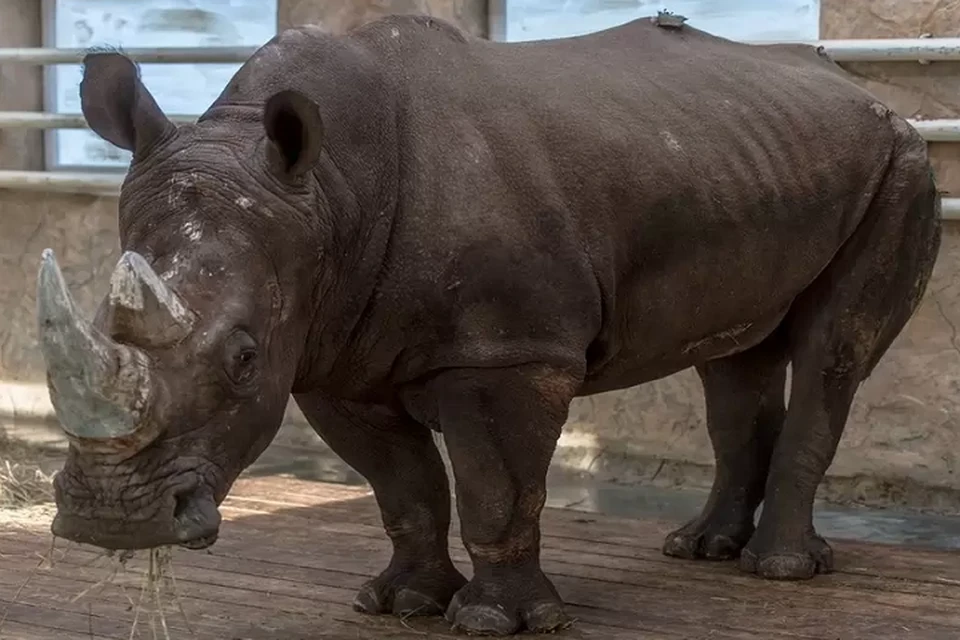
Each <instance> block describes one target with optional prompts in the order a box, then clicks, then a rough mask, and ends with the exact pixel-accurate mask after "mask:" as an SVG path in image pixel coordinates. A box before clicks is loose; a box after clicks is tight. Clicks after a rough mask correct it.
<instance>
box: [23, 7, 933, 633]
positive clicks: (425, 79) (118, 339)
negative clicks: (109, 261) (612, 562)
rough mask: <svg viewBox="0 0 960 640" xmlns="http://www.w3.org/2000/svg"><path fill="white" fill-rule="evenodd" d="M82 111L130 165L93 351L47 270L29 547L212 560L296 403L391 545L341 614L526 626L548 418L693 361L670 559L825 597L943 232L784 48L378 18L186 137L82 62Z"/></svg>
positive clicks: (558, 620) (557, 421)
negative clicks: (463, 562) (43, 478)
mask: <svg viewBox="0 0 960 640" xmlns="http://www.w3.org/2000/svg"><path fill="white" fill-rule="evenodd" d="M80 91H81V96H82V99H83V112H84V114H85V116H86V118H87V120H88V122H89V123H90V125H91V127H92V128H93V129H94V130H95V131H96V132H97V133H98V134H99V135H101V136H102V137H104V138H105V139H107V140H110V141H111V142H113V143H115V144H117V145H119V146H120V147H123V148H125V149H130V150H132V151H133V152H134V162H133V164H132V166H131V168H130V172H129V174H128V176H127V178H126V182H125V184H124V186H123V191H122V195H121V199H120V234H121V242H122V246H123V249H124V250H125V251H127V252H128V253H126V254H125V256H124V258H123V260H122V261H121V264H120V265H118V270H117V273H116V274H114V278H113V280H112V282H111V294H110V296H108V297H107V299H106V300H105V301H104V303H103V305H102V306H101V308H100V311H99V313H98V315H97V317H96V319H95V321H94V323H93V324H92V325H89V324H86V323H85V322H84V321H83V320H82V319H80V318H79V316H78V315H77V314H76V312H75V310H74V309H73V308H72V306H71V304H72V303H70V301H69V296H68V295H67V294H66V292H65V288H64V287H63V285H62V280H61V279H60V275H59V270H58V269H57V265H56V261H55V259H54V257H53V255H52V254H46V255H45V257H44V265H43V267H42V269H41V278H40V281H41V282H40V291H39V296H40V322H41V334H42V336H43V346H44V353H45V355H46V357H47V361H48V367H49V371H50V388H51V395H52V397H53V398H54V401H55V402H56V404H57V407H58V413H59V416H60V419H61V422H62V424H63V425H64V429H66V430H67V431H68V432H69V433H70V434H71V439H72V443H73V446H72V447H71V450H70V456H69V460H68V461H67V464H66V466H65V468H64V470H63V472H62V473H61V474H60V475H58V477H57V481H56V488H57V504H58V509H59V511H58V515H57V518H56V521H55V523H54V526H53V528H54V531H55V533H56V534H58V535H60V536H63V537H66V538H70V539H73V540H79V541H83V542H90V543H93V544H97V545H100V546H103V547H108V548H143V547H150V546H154V545H161V544H170V543H181V544H184V545H187V546H191V547H203V546H207V545H209V544H212V543H213V541H214V540H215V538H216V534H217V531H218V526H219V520H220V519H219V514H218V512H217V504H218V503H219V502H220V501H221V500H223V498H224V496H225V495H226V494H227V492H228V490H229V489H230V486H231V483H232V482H233V481H234V479H235V478H236V477H237V475H238V474H239V473H240V472H241V471H242V470H243V469H244V467H245V466H247V465H248V464H249V463H250V462H251V461H253V460H254V459H255V458H256V457H257V456H258V455H259V454H260V453H261V452H262V451H263V449H264V448H265V447H266V446H267V444H268V443H269V442H270V440H271V439H272V438H273V437H274V434H275V433H276V431H277V429H278V427H279V425H280V422H281V418H282V415H283V411H284V405H285V403H286V401H287V398H288V397H289V395H290V394H291V393H293V395H294V396H295V398H296V400H297V402H298V403H299V405H300V406H301V407H302V409H303V411H304V412H305V414H306V415H307V417H308V418H309V419H310V421H311V423H312V424H313V426H314V427H315V428H316V430H317V432H318V433H319V434H320V435H321V437H323V439H324V440H325V441H326V442H327V443H329V445H330V446H331V447H332V448H333V449H334V450H335V451H336V452H337V453H338V454H339V455H341V456H342V457H343V459H344V460H345V461H346V462H347V463H349V464H350V465H352V466H353V467H355V468H356V469H357V470H358V471H359V472H360V473H362V474H363V475H364V476H365V477H366V478H367V479H368V480H369V482H370V483H371V485H372V486H373V488H374V490H375V492H376V496H377V500H378V502H379V504H380V507H381V511H382V514H383V520H384V524H385V528H386V532H387V534H388V535H389V537H390V539H391V540H392V542H393V545H394V556H393V559H392V561H391V563H390V565H389V566H388V567H387V568H386V570H385V571H384V572H383V573H382V574H381V575H380V576H379V577H377V578H376V579H374V580H372V581H371V582H370V583H368V584H367V585H366V586H365V587H364V588H363V589H362V591H361V592H360V594H359V595H358V596H357V599H356V602H355V606H356V607H357V608H358V609H360V610H363V611H368V612H382V613H390V612H392V613H396V614H405V613H409V612H411V611H414V610H415V611H416V613H418V614H439V613H443V612H446V614H447V616H448V617H449V618H450V620H451V621H452V622H453V623H454V624H455V626H457V627H458V628H460V629H464V630H467V631H471V632H477V633H493V634H511V633H515V632H517V631H519V630H521V629H524V628H527V629H530V630H534V631H547V630H551V629H555V628H557V627H560V626H563V625H564V624H566V623H567V620H568V619H567V617H566V615H565V613H564V609H563V605H562V603H561V600H560V598H559V596H558V594H557V592H556V590H555V589H554V587H553V585H552V584H551V582H550V581H549V580H548V579H547V578H546V577H545V576H544V574H543V573H542V571H541V569H540V563H539V540H540V532H539V515H540V510H541V508H542V506H543V503H544V498H545V488H544V487H545V474H546V471H547V467H548V464H549V461H550V458H551V455H552V453H553V450H554V447H555V445H556V442H557V438H558V436H559V434H560V431H561V427H562V425H563V423H564V420H565V418H566V416H567V411H568V406H569V403H570V401H571V399H572V398H574V397H575V396H578V395H587V394H592V393H597V392H601V391H606V390H611V389H621V388H625V387H629V386H632V385H636V384H640V383H642V382H645V381H649V380H653V379H656V378H658V377H661V376H665V375H668V374H670V373H673V372H675V371H678V370H681V369H684V368H687V367H696V368H697V370H698V371H699V372H700V375H701V377H702V379H703V383H704V388H705V392H706V403H707V411H708V427H709V430H710V435H711V438H712V441H713V445H714V448H715V452H716V457H717V475H716V480H715V484H714V488H713V493H712V495H711V497H710V500H709V502H708V504H707V505H706V507H705V509H704V511H703V513H702V515H701V516H700V517H698V518H697V519H696V520H694V521H692V522H690V523H689V524H687V525H686V526H685V527H683V528H682V529H680V530H678V531H676V532H674V533H672V534H671V535H670V536H669V537H668V538H667V540H666V542H665V546H664V551H665V553H667V554H670V555H674V556H681V557H686V558H710V559H720V558H734V557H739V558H740V567H741V568H742V569H743V570H745V571H747V572H750V573H754V574H757V575H759V576H761V577H764V578H773V579H800V578H809V577H811V576H813V575H814V574H815V573H816V572H824V571H829V570H830V568H831V565H832V556H831V551H830V547H829V546H828V545H827V543H826V542H825V541H824V540H823V539H822V538H820V537H819V536H818V535H817V534H816V532H815V531H814V528H813V525H812V508H813V499H814V493H815V491H816V488H817V485H818V483H819V482H820V480H821V478H822V476H823V473H824V471H825V470H826V468H827V466H828V465H829V464H830V461H831V459H832V457H833V454H834V451H835V447H836V445H837V441H838V440H839V438H840V435H841V432H842V430H843V426H844V423H845V421H846V418H847V413H848V410H849V407H850V402H851V399H852V398H853V395H854V393H855V391H856V389H857V387H858V385H859V384H860V382H861V381H862V380H864V379H865V378H866V377H867V376H868V375H869V373H870V371H871V370H872V368H873V367H874V366H875V365H876V363H877V361H878V360H879V359H880V357H881V356H882V355H883V353H884V351H885V350H886V349H887V348H888V346H889V345H890V343H891V341H892V340H893V339H894V338H895V337H896V336H897V334H898V333H899V332H900V330H901V329H902V327H903V326H904V323H905V322H906V321H907V319H908V318H909V317H910V315H911V314H912V313H913V311H914V309H915V308H916V306H917V304H918V302H919V300H920V298H921V296H922V294H923V292H924V289H925V287H926V285H927V282H928V279H929V277H930V272H931V269H932V267H933V264H934V260H935V257H936V254H937V248H938V246H939V242H940V210H939V199H938V195H937V191H936V187H935V185H934V182H933V179H932V177H931V172H930V165H929V163H928V159H927V155H926V149H925V145H924V143H923V141H922V140H921V139H920V137H919V136H918V135H917V134H916V133H915V132H914V131H913V130H912V129H911V128H910V127H909V126H908V125H907V124H906V123H905V122H904V121H903V120H902V119H900V118H899V117H897V116H895V115H894V114H892V113H890V112H889V111H888V110H887V109H886V108H884V107H883V106H881V105H880V104H879V103H878V102H877V101H876V99H875V98H873V97H872V96H871V95H869V94H868V93H866V92H865V91H863V90H861V89H860V88H858V87H857V86H855V85H854V84H853V83H852V82H850V80H849V79H847V77H845V75H844V73H843V72H842V71H841V70H839V68H837V67H836V66H835V65H833V64H832V63H831V62H829V61H828V60H825V59H823V58H822V57H821V56H819V55H818V54H817V52H816V51H815V50H814V49H812V48H808V47H802V46H763V47H749V46H746V45H741V44H735V43H732V42H728V41H725V40H722V39H719V38H715V37H712V36H709V35H706V34H704V33H701V32H698V31H696V30H694V29H690V28H684V29H682V30H666V29H660V28H658V27H656V26H655V25H654V24H653V23H652V22H651V21H650V20H639V21H636V22H633V23H630V24H627V25H624V26H622V27H618V28H615V29H612V30H609V31H605V32H601V33H598V34H595V35H591V36H586V37H581V38H574V39H568V40H557V41H552V42H543V43H532V44H497V43H488V42H484V41H480V40H474V39H471V38H469V37H466V36H464V35H462V34H460V33H459V32H458V31H456V30H455V29H453V28H452V27H450V26H449V25H446V24H444V23H442V22H440V21H437V20H430V19H426V18H412V17H405V18H399V17H393V18H388V19H385V20H382V21H379V22H376V23H373V24H370V25H368V26H365V27H363V28H360V29H358V30H356V31H354V32H353V33H351V34H349V35H346V36H341V37H334V36H331V35H325V34H323V33H321V32H320V31H318V30H315V29H311V28H303V29H296V30H290V31H286V32H284V33H282V34H281V35H279V36H277V37H276V38H274V39H273V40H272V41H270V42H269V43H268V44H267V45H265V46H264V47H263V48H262V49H261V50H260V51H259V52H258V53H256V54H255V55H254V56H253V57H252V58H251V59H250V60H249V61H248V62H247V63H246V64H245V65H244V66H243V68H242V69H241V70H240V71H239V72H238V73H237V74H236V76H235V77H234V78H233V79H232V80H231V81H230V83H229V85H228V86H227V87H226V89H225V90H224V92H223V94H222V95H221V96H220V97H219V98H218V99H217V101H216V102H215V103H214V104H213V105H212V106H211V108H210V110H209V111H207V112H206V114H204V116H203V117H202V118H201V119H200V121H199V122H198V123H197V124H194V125H189V126H182V127H179V128H178V127H175V126H174V125H172V124H171V123H170V122H169V121H168V120H167V119H166V118H165V116H164V115H163V114H162V113H161V111H160V110H159V109H158V108H157V106H156V104H155V103H154V101H153V100H152V98H151V97H150V94H149V93H148V91H147V89H146V88H145V87H144V86H143V85H142V84H141V83H140V81H139V79H138V76H137V72H136V69H135V67H134V65H133V64H132V63H130V62H129V61H128V60H127V59H125V58H124V57H122V56H121V55H117V54H98V55H91V56H89V57H88V58H87V60H86V68H85V72H84V79H83V83H82V85H81V89H80ZM158 282H159V283H160V284H157V283H158ZM788 362H790V363H792V366H793V384H792V388H791V390H790V406H789V409H787V408H785V406H784V401H783V396H784V377H785V370H786V366H787V363H788ZM431 429H434V430H438V431H441V432H442V434H443V438H444V440H445V442H446V444H447V446H448V449H449V452H450V457H451V459H452V463H453V467H454V472H455V480H456V495H457V500H458V505H459V512H460V517H461V519H462V531H463V539H464V542H465V544H466V547H467V550H468V551H469V554H470V557H471V560H472V562H473V568H474V577H473V579H472V580H470V581H469V582H467V581H466V580H465V579H464V578H463V576H462V575H461V574H460V573H459V572H458V571H457V570H456V569H455V568H454V566H453V565H452V563H451V562H450V558H449V555H448V553H447V531H448V526H449V523H450V508H449V488H448V485H447V478H446V475H445V473H444V468H443V465H442V463H441V459H440V456H439V455H438V453H437V450H436V448H435V446H434V444H433V442H432V439H431V435H430V430H431ZM761 501H764V509H763V514H762V517H761V518H760V521H759V524H758V526H757V527H756V528H755V527H754V522H753V516H754V513H755V510H756V508H757V506H758V505H759V504H760V502H761ZM317 544H318V545H319V546H320V547H321V548H322V545H323V540H322V539H321V538H318V540H317Z"/></svg>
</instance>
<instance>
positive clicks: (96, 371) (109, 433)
mask: <svg viewBox="0 0 960 640" xmlns="http://www.w3.org/2000/svg"><path fill="white" fill-rule="evenodd" d="M37 280H38V281H37V317H38V321H39V336H40V347H41V350H42V352H43V358H44V360H45V361H46V365H47V385H48V387H49V390H50V400H51V402H52V403H53V406H54V409H55V410H56V413H57V418H58V419H59V421H60V425H61V427H62V428H63V430H64V431H66V432H67V434H68V435H69V436H70V437H71V440H72V441H73V443H74V444H75V446H77V447H78V448H81V449H84V450H92V451H97V452H103V453H114V454H116V453H123V452H129V451H135V450H138V449H140V448H142V447H143V446H145V445H146V444H147V443H149V442H150V441H152V440H153V439H154V438H155V437H156V434H157V428H156V425H155V421H154V420H151V419H150V417H149V416H148V407H149V403H150V401H151V397H152V396H153V395H154V391H155V389H154V388H153V384H152V383H153V379H152V377H151V375H150V368H149V366H148V364H147V360H146V358H145V356H144V355H143V353H141V352H140V351H139V350H138V349H135V348H132V347H128V346H126V345H122V344H119V343H117V342H114V341H113V340H111V339H110V338H108V337H106V336H104V335H103V334H102V333H101V332H100V331H98V330H97V329H96V327H94V326H93V325H91V324H90V323H89V322H87V321H86V320H85V319H84V318H83V317H81V315H80V313H79V312H78V310H77V307H76V304H75V303H74V301H73V298H72V297H71V295H70V292H69V291H68V290H67V285H66V282H65V281H64V279H63V274H62V273H61V272H60V267H59V265H58V264H57V260H56V257H55V256H54V254H53V251H51V250H50V249H47V250H45V251H44V252H43V259H42V263H41V266H40V273H39V276H38V279H37Z"/></svg>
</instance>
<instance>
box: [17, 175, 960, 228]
mask: <svg viewBox="0 0 960 640" xmlns="http://www.w3.org/2000/svg"><path fill="white" fill-rule="evenodd" d="M123 177H124V174H123V173H119V172H118V173H94V172H90V173H80V172H67V171H11V170H2V171H0V189H21V190H26V191H56V192H68V193H71V192H72V193H92V194H95V195H104V196H115V195H117V194H118V193H119V192H120V185H121V184H122V183H123ZM943 219H944V220H960V198H943Z"/></svg>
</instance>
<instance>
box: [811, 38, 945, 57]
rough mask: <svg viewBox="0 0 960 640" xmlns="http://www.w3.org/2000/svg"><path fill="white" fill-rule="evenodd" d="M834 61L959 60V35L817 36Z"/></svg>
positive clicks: (820, 44)
mask: <svg viewBox="0 0 960 640" xmlns="http://www.w3.org/2000/svg"><path fill="white" fill-rule="evenodd" d="M811 44H816V45H819V46H821V47H823V49H824V51H825V52H826V53H827V54H828V55H829V56H830V57H831V58H833V59H834V60H835V61H836V62H921V61H923V62H935V61H946V60H960V38H903V39H897V38H882V39H854V40H821V41H819V42H815V43H811Z"/></svg>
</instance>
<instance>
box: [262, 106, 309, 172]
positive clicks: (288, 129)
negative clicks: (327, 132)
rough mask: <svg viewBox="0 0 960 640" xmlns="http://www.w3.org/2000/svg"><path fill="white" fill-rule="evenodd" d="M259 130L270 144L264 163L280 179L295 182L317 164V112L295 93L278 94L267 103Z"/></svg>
mask: <svg viewBox="0 0 960 640" xmlns="http://www.w3.org/2000/svg"><path fill="white" fill-rule="evenodd" d="M263 128H264V129H265V130H266V132H267V139H268V140H269V142H270V144H269V145H268V146H267V162H268V163H269V165H270V168H271V170H272V171H274V172H275V173H277V174H278V175H280V176H281V177H292V178H299V177H300V176H302V175H304V174H305V173H307V172H308V171H310V170H311V169H313V167H314V166H315V165H316V164H317V160H319V158H320V150H321V149H322V147H323V119H322V118H321V117H320V108H319V107H318V106H317V103H315V102H314V101H313V100H311V99H310V98H308V97H306V96H305V95H303V94H302V93H300V92H298V91H281V92H279V93H276V94H274V95H273V96H271V97H270V99H269V100H267V104H266V105H265V107H264V110H263Z"/></svg>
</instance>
